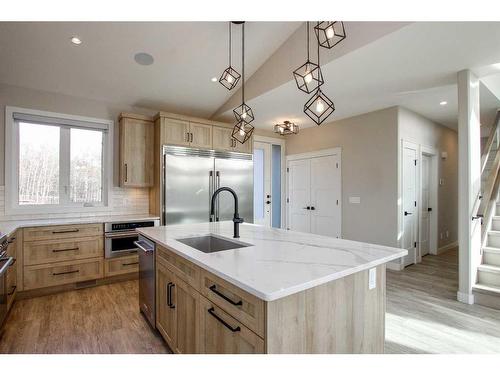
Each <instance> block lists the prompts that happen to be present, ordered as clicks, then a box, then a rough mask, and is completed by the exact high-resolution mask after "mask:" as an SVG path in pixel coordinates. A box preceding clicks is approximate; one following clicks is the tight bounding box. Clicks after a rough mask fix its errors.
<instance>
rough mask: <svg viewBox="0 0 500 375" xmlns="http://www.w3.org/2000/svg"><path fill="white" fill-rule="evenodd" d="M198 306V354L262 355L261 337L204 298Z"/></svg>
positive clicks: (262, 342) (263, 346)
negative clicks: (199, 307)
mask: <svg viewBox="0 0 500 375" xmlns="http://www.w3.org/2000/svg"><path fill="white" fill-rule="evenodd" d="M200 305H201V309H200V310H201V312H200V314H201V316H200V353H202V354H263V353H264V348H265V345H264V340H263V339H262V338H261V337H259V336H258V335H256V334H255V333H254V332H252V331H251V330H249V329H248V328H247V327H245V326H244V325H243V324H241V322H239V321H238V320H236V319H234V317H232V316H231V315H229V314H228V313H227V312H226V311H224V310H223V309H221V308H220V307H219V306H217V305H216V304H214V303H212V302H211V301H209V300H207V299H206V298H204V297H200Z"/></svg>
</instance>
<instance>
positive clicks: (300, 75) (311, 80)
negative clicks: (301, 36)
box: [293, 22, 324, 94]
mask: <svg viewBox="0 0 500 375" xmlns="http://www.w3.org/2000/svg"><path fill="white" fill-rule="evenodd" d="M306 28H307V32H306V35H307V43H306V45H307V61H306V62H305V63H304V64H303V65H301V66H300V67H298V68H297V69H295V70H294V71H293V77H294V78H295V83H296V84H297V88H298V89H299V90H302V91H304V92H305V93H307V94H310V93H311V92H313V91H314V90H315V89H316V88H317V87H319V86H321V85H322V84H323V83H324V80H323V74H322V73H321V68H320V66H319V64H315V63H313V62H311V61H310V59H309V22H307V23H306Z"/></svg>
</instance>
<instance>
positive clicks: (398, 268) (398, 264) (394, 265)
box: [386, 260, 404, 271]
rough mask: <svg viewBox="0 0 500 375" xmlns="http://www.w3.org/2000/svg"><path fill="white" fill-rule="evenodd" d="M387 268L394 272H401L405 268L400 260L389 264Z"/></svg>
mask: <svg viewBox="0 0 500 375" xmlns="http://www.w3.org/2000/svg"><path fill="white" fill-rule="evenodd" d="M386 267H387V268H388V269H390V270H392V271H401V270H403V268H404V267H403V265H402V264H401V261H400V260H397V261H393V262H389V263H387V264H386Z"/></svg>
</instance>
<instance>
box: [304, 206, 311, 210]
mask: <svg viewBox="0 0 500 375" xmlns="http://www.w3.org/2000/svg"><path fill="white" fill-rule="evenodd" d="M302 209H303V210H310V209H311V207H310V206H307V207H302Z"/></svg>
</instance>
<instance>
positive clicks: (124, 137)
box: [120, 113, 154, 187]
mask: <svg viewBox="0 0 500 375" xmlns="http://www.w3.org/2000/svg"><path fill="white" fill-rule="evenodd" d="M153 141H154V127H153V121H152V120H151V119H149V118H147V117H145V116H138V115H131V114H126V113H122V114H121V116H120V186H123V187H150V186H153Z"/></svg>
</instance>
